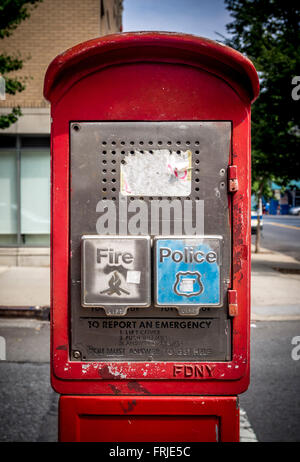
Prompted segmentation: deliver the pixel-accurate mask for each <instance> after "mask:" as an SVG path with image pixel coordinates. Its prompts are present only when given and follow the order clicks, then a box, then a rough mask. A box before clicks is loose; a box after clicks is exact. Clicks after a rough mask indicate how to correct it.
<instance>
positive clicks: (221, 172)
mask: <svg viewBox="0 0 300 462" xmlns="http://www.w3.org/2000/svg"><path fill="white" fill-rule="evenodd" d="M220 175H221V176H223V175H225V169H224V168H221V170H220Z"/></svg>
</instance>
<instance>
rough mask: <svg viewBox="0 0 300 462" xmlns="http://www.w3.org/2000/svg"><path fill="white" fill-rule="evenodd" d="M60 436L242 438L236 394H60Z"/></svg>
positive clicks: (169, 439)
mask: <svg viewBox="0 0 300 462" xmlns="http://www.w3.org/2000/svg"><path fill="white" fill-rule="evenodd" d="M59 441H61V442H114V443H116V442H213V441H214V442H229V441H230V442H238V441H239V407H238V402H237V398H236V397H234V396H230V397H220V396H217V397H215V396H210V397H207V396H205V397H202V396H195V397H193V396H189V397H157V396H156V397H143V396H128V397H124V396H123V397H119V396H115V397H107V396H61V397H60V402H59Z"/></svg>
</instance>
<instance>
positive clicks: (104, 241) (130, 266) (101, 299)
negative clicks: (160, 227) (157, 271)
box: [81, 235, 151, 316]
mask: <svg viewBox="0 0 300 462" xmlns="http://www.w3.org/2000/svg"><path fill="white" fill-rule="evenodd" d="M81 246H82V247H81V248H82V254H81V255H82V258H81V260H82V267H81V285H82V290H81V304H82V306H83V307H86V308H92V307H100V308H103V309H104V310H105V312H106V314H107V315H110V316H123V315H125V314H126V312H127V309H128V308H129V307H148V306H149V305H150V303H151V274H150V251H151V243H150V237H149V236H99V235H95V236H82V238H81Z"/></svg>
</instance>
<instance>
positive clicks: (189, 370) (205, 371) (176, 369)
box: [173, 364, 215, 378]
mask: <svg viewBox="0 0 300 462" xmlns="http://www.w3.org/2000/svg"><path fill="white" fill-rule="evenodd" d="M214 369H215V366H213V365H208V364H204V365H198V364H193V365H192V364H175V365H174V366H173V376H174V377H191V378H198V377H199V378H203V377H205V378H206V377H213V372H214Z"/></svg>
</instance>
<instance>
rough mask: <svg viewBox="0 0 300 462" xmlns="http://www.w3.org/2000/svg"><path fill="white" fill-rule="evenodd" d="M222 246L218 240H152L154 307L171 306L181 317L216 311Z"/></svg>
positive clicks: (220, 302)
mask: <svg viewBox="0 0 300 462" xmlns="http://www.w3.org/2000/svg"><path fill="white" fill-rule="evenodd" d="M222 246H223V239H222V237H221V236H207V237H197V236H194V237H187V236H182V237H165V236H164V237H162V236H161V237H156V238H155V239H154V249H155V282H154V285H155V305H156V306H166V305H167V306H174V307H176V308H177V309H178V312H179V314H181V315H197V314H198V313H199V309H200V307H203V306H205V307H220V306H221V305H222V298H223V291H222V288H221V265H222V258H221V257H222Z"/></svg>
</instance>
